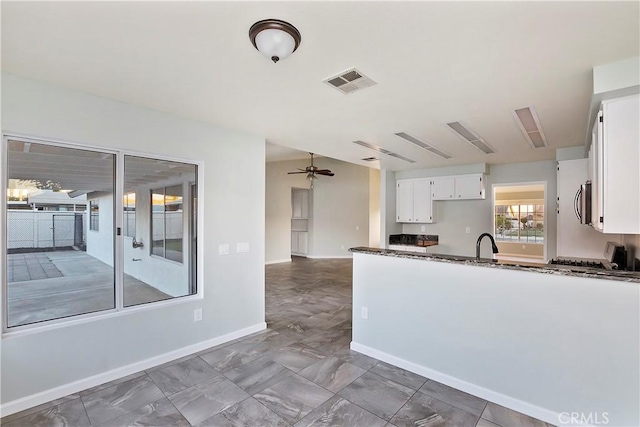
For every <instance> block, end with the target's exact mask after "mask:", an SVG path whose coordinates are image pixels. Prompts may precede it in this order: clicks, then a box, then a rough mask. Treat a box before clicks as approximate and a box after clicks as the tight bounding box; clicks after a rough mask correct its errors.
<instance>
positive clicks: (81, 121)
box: [1, 73, 265, 408]
mask: <svg viewBox="0 0 640 427" xmlns="http://www.w3.org/2000/svg"><path fill="white" fill-rule="evenodd" d="M2 126H3V130H4V131H5V132H6V131H10V132H16V133H23V134H27V135H31V136H39V137H43V138H50V139H59V140H64V141H70V142H78V143H83V144H89V145H94V146H97V147H105V148H112V149H119V148H121V149H135V150H137V151H140V152H143V153H149V154H158V155H166V156H177V157H180V158H185V159H189V160H195V161H202V162H204V167H203V168H202V170H200V173H201V174H203V180H204V188H203V190H204V195H205V198H204V199H203V200H201V202H203V203H204V206H203V208H204V217H203V218H202V220H201V223H202V225H203V234H202V235H201V236H200V241H201V242H202V243H203V245H204V253H203V254H202V255H203V256H204V259H205V260H206V262H205V263H201V264H200V268H201V269H203V278H204V280H203V282H202V283H200V286H202V287H203V291H204V294H203V296H204V298H203V299H201V300H196V301H190V302H185V303H182V304H174V305H169V306H162V308H155V309H150V310H142V311H140V310H138V311H134V312H130V313H127V314H122V315H118V316H110V317H106V318H102V319H100V320H94V321H91V322H87V323H80V324H73V325H67V326H64V327H60V328H56V329H48V330H46V331H45V330H43V331H40V332H34V333H30V334H23V335H19V336H13V337H5V338H4V339H3V343H2V356H1V363H2V374H1V375H2V377H1V380H2V381H1V382H2V402H3V405H4V406H5V408H6V406H7V405H6V404H7V403H11V402H13V406H11V404H10V405H9V407H13V408H17V406H16V405H17V404H15V402H16V399H21V398H25V397H28V396H30V395H33V394H35V393H39V392H44V391H47V390H50V389H53V388H55V387H59V386H63V385H65V384H69V383H71V382H73V381H80V380H83V379H86V378H87V377H91V376H94V375H99V374H102V373H104V372H107V371H110V370H113V369H118V368H121V367H123V366H126V365H128V364H133V363H136V362H141V361H144V360H147V359H149V358H153V357H155V356H158V355H161V354H164V353H168V352H172V351H177V350H179V349H181V348H183V347H186V346H197V344H198V343H204V342H206V341H209V340H215V339H216V338H218V337H222V336H223V335H225V334H230V333H234V332H236V331H241V330H243V328H254V329H255V328H259V327H264V319H265V317H264V212H265V210H264V202H265V197H264V188H265V187H264V182H265V156H264V150H265V148H264V139H263V138H260V137H256V136H252V135H247V134H242V133H238V132H235V131H230V130H225V129H222V128H219V127H216V126H213V125H210V124H207V123H203V122H197V121H191V120H186V119H183V118H179V117H176V116H172V115H169V114H165V113H160V112H156V111H152V110H148V109H144V108H139V107H135V106H131V105H127V104H123V103H120V102H116V101H112V100H108V99H104V98H99V97H95V96H91V95H86V94H83V93H79V92H75V91H70V90H66V89H64V88H62V87H58V86H53V85H49V84H43V83H38V82H33V81H29V80H25V79H21V78H18V77H15V76H12V75H9V74H4V73H3V74H2ZM236 242H249V244H250V252H248V253H241V254H237V253H234V252H232V253H231V254H229V255H226V256H219V255H218V250H217V249H218V245H219V244H221V243H229V244H230V247H231V248H235V244H236ZM195 308H202V309H203V320H202V321H201V322H198V323H194V322H193V310H194V309H195ZM79 386H80V387H81V388H84V386H83V385H82V384H80V385H79ZM72 388H73V387H71V389H72ZM64 391H66V392H70V389H69V388H66V389H65V390H64ZM76 391H77V390H76ZM48 396H51V395H48ZM40 398H47V395H46V393H44V394H43V395H40ZM36 400H37V399H36ZM18 402H20V401H18Z"/></svg>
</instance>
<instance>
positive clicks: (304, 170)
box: [296, 168, 307, 172]
mask: <svg viewBox="0 0 640 427" xmlns="http://www.w3.org/2000/svg"><path fill="white" fill-rule="evenodd" d="M296 169H298V170H299V171H302V172H307V170H306V169H300V168H296Z"/></svg>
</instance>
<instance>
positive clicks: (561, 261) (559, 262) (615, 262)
mask: <svg viewBox="0 0 640 427" xmlns="http://www.w3.org/2000/svg"><path fill="white" fill-rule="evenodd" d="M626 258H627V253H626V251H625V249H624V246H622V245H620V244H618V243H614V242H607V245H606V247H605V250H604V258H602V259H594V258H554V259H552V260H551V261H549V264H551V265H555V266H557V267H564V268H571V269H578V270H584V269H594V268H595V269H599V270H617V269H621V270H624V269H625V267H626Z"/></svg>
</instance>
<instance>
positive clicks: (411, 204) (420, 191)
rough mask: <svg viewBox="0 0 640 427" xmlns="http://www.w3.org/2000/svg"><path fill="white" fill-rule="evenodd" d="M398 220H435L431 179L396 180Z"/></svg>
mask: <svg viewBox="0 0 640 427" xmlns="http://www.w3.org/2000/svg"><path fill="white" fill-rule="evenodd" d="M396 222H418V223H431V222H435V215H434V211H433V202H432V200H431V180H429V179H403V180H398V181H397V182H396Z"/></svg>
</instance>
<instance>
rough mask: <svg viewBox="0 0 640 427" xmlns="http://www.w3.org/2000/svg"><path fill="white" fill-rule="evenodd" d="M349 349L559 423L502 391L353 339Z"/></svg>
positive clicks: (556, 417) (557, 415)
mask: <svg viewBox="0 0 640 427" xmlns="http://www.w3.org/2000/svg"><path fill="white" fill-rule="evenodd" d="M351 349H352V350H354V351H357V352H358V353H362V354H365V355H367V356H371V357H374V358H376V359H378V360H382V361H383V362H387V363H390V364H392V365H395V366H397V367H399V368H402V369H406V370H407V371H411V372H413V373H416V374H418V375H422V376H423V377H427V378H429V379H432V380H434V381H438V382H440V383H442V384H445V385H448V386H449V387H453V388H456V389H458V390H462V391H464V392H466V393H469V394H472V395H474V396H478V397H480V398H482V399H485V400H487V401H489V402H493V403H497V404H498V405H502V406H504V407H506V408H509V409H513V410H514V411H518V412H522V413H523V414H526V415H529V416H531V417H534V418H537V419H539V420H542V421H546V422H548V423H551V424H552V425H559V420H560V413H558V412H554V411H550V410H548V409H545V408H541V407H539V406H536V405H533V404H531V403H528V402H524V401H522V400H519V399H516V398H513V397H510V396H507V395H504V394H502V393H498V392H495V391H493V390H489V389H487V388H484V387H481V386H479V385H476V384H473V383H470V382H467V381H464V380H461V379H459V378H455V377H452V376H450V375H447V374H445V373H442V372H440V371H436V370H433V369H430V368H427V367H425V366H422V365H418V364H417V363H413V362H409V361H408V360H405V359H402V358H400V357H397V356H393V355H391V354H389V353H385V352H383V351H380V350H376V349H375V348H371V347H368V346H366V345H363V344H360V343H357V342H355V341H351ZM562 425H563V426H569V425H580V426H585V424H562Z"/></svg>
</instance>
